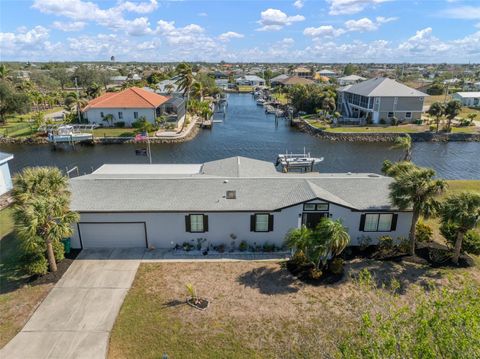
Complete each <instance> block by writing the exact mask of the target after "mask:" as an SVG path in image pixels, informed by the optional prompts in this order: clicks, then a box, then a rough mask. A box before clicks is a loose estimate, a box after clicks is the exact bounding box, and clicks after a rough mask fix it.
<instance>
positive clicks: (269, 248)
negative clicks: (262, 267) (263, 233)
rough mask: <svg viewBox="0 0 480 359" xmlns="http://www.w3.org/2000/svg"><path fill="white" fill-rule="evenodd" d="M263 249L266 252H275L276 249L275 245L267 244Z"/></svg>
mask: <svg viewBox="0 0 480 359" xmlns="http://www.w3.org/2000/svg"><path fill="white" fill-rule="evenodd" d="M262 249H263V251H264V252H274V251H275V249H276V248H275V244H271V243H268V242H265V243H264V245H263V248H262Z"/></svg>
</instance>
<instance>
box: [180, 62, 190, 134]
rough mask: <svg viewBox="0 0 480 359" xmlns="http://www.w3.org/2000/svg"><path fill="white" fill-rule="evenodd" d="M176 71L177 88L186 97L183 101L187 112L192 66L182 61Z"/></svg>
mask: <svg viewBox="0 0 480 359" xmlns="http://www.w3.org/2000/svg"><path fill="white" fill-rule="evenodd" d="M176 71H177V73H178V76H179V78H178V80H177V85H178V89H179V90H180V91H182V92H183V97H184V98H185V97H186V98H187V100H186V101H185V113H186V114H188V108H187V107H188V101H189V100H190V90H191V89H192V85H193V83H194V79H193V74H192V67H191V66H190V65H189V64H187V63H185V62H182V63H181V64H178V66H177V68H176ZM185 123H186V121H183V123H182V128H181V130H180V132H181V131H183V129H184V127H185Z"/></svg>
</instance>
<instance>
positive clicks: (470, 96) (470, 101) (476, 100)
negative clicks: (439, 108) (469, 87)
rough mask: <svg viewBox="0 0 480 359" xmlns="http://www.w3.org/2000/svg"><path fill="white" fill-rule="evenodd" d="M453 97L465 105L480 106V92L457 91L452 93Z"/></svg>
mask: <svg viewBox="0 0 480 359" xmlns="http://www.w3.org/2000/svg"><path fill="white" fill-rule="evenodd" d="M452 98H453V99H454V100H458V101H460V102H461V103H462V105H463V106H469V107H479V106H480V92H456V93H454V94H453V95H452Z"/></svg>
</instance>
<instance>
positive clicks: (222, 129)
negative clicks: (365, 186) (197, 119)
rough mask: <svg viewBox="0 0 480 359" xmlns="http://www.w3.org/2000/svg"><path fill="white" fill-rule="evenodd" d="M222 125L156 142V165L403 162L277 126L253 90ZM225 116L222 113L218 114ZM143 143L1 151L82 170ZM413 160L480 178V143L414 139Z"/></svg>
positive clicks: (391, 153) (28, 162)
mask: <svg viewBox="0 0 480 359" xmlns="http://www.w3.org/2000/svg"><path fill="white" fill-rule="evenodd" d="M228 103H229V105H228V109H227V114H226V117H225V119H224V122H223V123H215V124H214V128H213V130H211V131H210V130H201V131H200V133H199V134H198V136H197V137H195V138H194V139H193V140H191V141H188V142H185V143H178V144H152V158H153V162H154V163H202V162H205V161H211V160H215V159H220V158H225V157H229V156H238V155H240V156H247V157H253V158H257V159H261V160H266V161H271V162H273V161H275V159H276V156H277V154H278V153H282V152H285V151H286V150H288V151H289V152H303V149H304V147H305V148H306V150H307V151H309V152H311V154H312V155H313V156H316V157H325V160H324V162H322V163H321V164H320V165H318V166H317V169H318V170H319V171H322V172H348V171H350V172H380V168H381V166H382V162H383V160H384V159H390V160H398V159H399V158H401V157H402V152H401V151H399V150H391V149H390V148H389V147H390V145H389V144H382V143H348V142H329V141H324V140H320V139H318V138H315V137H313V136H310V135H308V134H305V133H302V132H300V131H298V130H296V129H294V128H291V127H290V126H289V125H288V124H287V122H286V121H285V120H279V122H278V126H276V125H275V120H274V116H272V115H268V116H267V115H265V113H264V111H263V108H262V107H260V106H256V104H255V101H254V100H253V98H252V96H251V95H249V94H231V95H230V96H229V100H228ZM216 118H217V119H222V118H223V115H217V114H216ZM139 147H142V145H135V144H130V145H127V144H123V145H96V146H85V147H83V146H78V147H77V149H76V150H72V149H68V150H57V151H53V150H52V149H51V147H50V146H49V145H37V146H32V145H0V151H5V152H10V153H13V154H14V155H15V158H14V160H13V161H12V162H11V163H10V167H11V169H12V172H17V171H19V170H21V169H22V168H23V167H25V166H32V165H54V166H58V167H60V168H62V169H64V168H65V167H69V168H71V167H73V166H78V167H79V169H80V172H81V173H84V172H87V173H89V172H91V171H92V169H96V168H98V167H99V166H101V165H102V164H104V163H147V162H148V160H147V158H146V157H141V156H136V155H135V148H139ZM413 161H414V162H415V163H417V164H418V165H421V166H427V167H432V168H434V169H435V170H436V171H437V173H438V175H439V177H443V178H447V179H480V143H478V142H477V143H476V142H468V143H467V142H465V143H462V142H448V143H428V142H421V143H415V144H414V146H413Z"/></svg>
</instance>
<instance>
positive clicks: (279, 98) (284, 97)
mask: <svg viewBox="0 0 480 359" xmlns="http://www.w3.org/2000/svg"><path fill="white" fill-rule="evenodd" d="M272 97H273V98H274V99H275V100H276V101H278V102H280V103H281V104H283V105H286V104H287V103H288V101H289V100H288V97H287V94H284V93H274V94H272Z"/></svg>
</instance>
